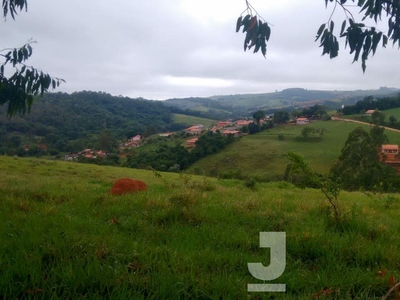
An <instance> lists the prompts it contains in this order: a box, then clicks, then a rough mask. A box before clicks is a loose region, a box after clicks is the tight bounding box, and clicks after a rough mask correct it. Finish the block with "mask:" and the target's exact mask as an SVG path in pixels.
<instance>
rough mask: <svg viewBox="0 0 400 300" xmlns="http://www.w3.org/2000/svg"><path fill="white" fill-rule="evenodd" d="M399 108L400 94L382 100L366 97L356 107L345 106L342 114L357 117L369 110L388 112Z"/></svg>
mask: <svg viewBox="0 0 400 300" xmlns="http://www.w3.org/2000/svg"><path fill="white" fill-rule="evenodd" d="M397 107H400V94H399V95H396V96H393V97H384V98H380V99H375V98H374V97H372V96H369V97H365V98H364V100H361V101H358V102H357V103H356V104H355V105H349V106H345V107H344V108H342V109H341V112H342V113H343V114H344V115H355V114H360V113H363V112H364V111H367V110H369V109H378V110H386V109H390V108H397Z"/></svg>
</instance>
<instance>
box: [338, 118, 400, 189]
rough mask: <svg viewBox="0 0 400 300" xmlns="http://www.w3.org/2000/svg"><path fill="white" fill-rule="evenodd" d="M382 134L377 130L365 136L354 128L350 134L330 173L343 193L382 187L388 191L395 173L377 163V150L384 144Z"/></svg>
mask: <svg viewBox="0 0 400 300" xmlns="http://www.w3.org/2000/svg"><path fill="white" fill-rule="evenodd" d="M384 130H385V129H384V128H382V127H377V126H376V127H374V128H372V129H371V131H370V133H368V132H366V131H365V130H364V129H363V128H362V127H357V128H356V129H354V130H353V131H352V132H350V134H349V136H348V138H347V140H346V143H345V145H344V147H343V148H342V150H341V155H340V156H339V159H338V161H336V163H335V164H334V165H333V166H332V169H331V172H332V174H333V175H334V176H336V177H338V178H341V182H342V186H343V188H344V189H347V190H356V189H360V188H362V189H366V190H371V189H374V187H377V186H380V185H381V184H384V185H385V189H388V188H389V186H390V183H391V182H392V181H393V180H395V177H396V176H395V175H394V174H393V172H395V171H394V169H393V170H391V169H392V168H390V167H387V166H386V165H384V164H383V163H381V162H380V161H379V148H380V146H381V145H382V143H384V142H387V138H386V136H385V135H384Z"/></svg>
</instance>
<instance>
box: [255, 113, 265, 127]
mask: <svg viewBox="0 0 400 300" xmlns="http://www.w3.org/2000/svg"><path fill="white" fill-rule="evenodd" d="M264 118H265V111H263V110H257V111H256V112H255V113H254V114H253V119H254V120H256V123H257V124H258V125H260V120H261V119H264Z"/></svg>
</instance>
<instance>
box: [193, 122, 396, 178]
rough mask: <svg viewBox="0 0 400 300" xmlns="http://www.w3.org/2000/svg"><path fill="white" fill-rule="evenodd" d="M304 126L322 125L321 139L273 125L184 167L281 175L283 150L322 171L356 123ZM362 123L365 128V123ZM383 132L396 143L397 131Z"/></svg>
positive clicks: (315, 124)
mask: <svg viewBox="0 0 400 300" xmlns="http://www.w3.org/2000/svg"><path fill="white" fill-rule="evenodd" d="M307 126H310V127H314V128H316V129H319V128H324V129H325V130H326V132H325V133H324V135H323V137H322V139H314V140H313V139H311V140H308V141H304V140H298V139H297V138H296V137H299V136H301V130H302V129H303V128H304V127H303V126H297V125H282V126H277V127H275V128H273V129H269V130H266V131H263V132H261V133H258V134H254V135H248V136H245V137H243V138H242V139H241V140H239V141H237V142H235V143H233V144H232V145H229V146H228V147H227V148H226V149H225V150H224V151H222V152H220V153H218V154H215V155H211V156H209V157H206V158H204V159H202V160H200V161H198V162H197V163H195V164H194V165H192V166H191V167H190V169H189V170H188V171H189V172H195V171H196V172H197V173H205V174H210V171H211V170H213V169H214V173H215V170H217V171H218V172H221V171H222V172H228V171H232V170H241V172H242V173H243V174H251V175H257V176H262V177H265V178H277V177H278V178H279V177H280V178H281V177H282V176H283V174H284V172H285V169H286V166H287V164H288V163H289V161H288V160H287V157H286V154H287V152H288V151H295V152H297V153H299V154H301V155H303V156H304V158H305V160H306V161H308V162H309V163H310V166H311V167H312V168H313V169H314V170H315V171H318V172H320V173H326V172H328V171H329V169H330V167H331V166H332V164H333V163H334V161H335V160H336V159H337V158H338V157H339V155H340V151H341V149H342V147H343V146H344V143H345V141H346V139H347V137H348V134H349V133H350V132H351V131H352V130H353V129H354V128H356V127H358V126H360V125H359V124H356V123H351V122H342V121H315V122H312V123H310V124H309V125H307ZM363 127H364V128H365V129H366V130H368V131H369V126H363ZM280 134H281V135H283V136H284V139H283V140H279V139H278V136H279V135H280ZM385 134H386V135H387V136H388V138H389V141H390V142H391V143H398V144H400V133H396V132H392V131H388V130H386V131H385Z"/></svg>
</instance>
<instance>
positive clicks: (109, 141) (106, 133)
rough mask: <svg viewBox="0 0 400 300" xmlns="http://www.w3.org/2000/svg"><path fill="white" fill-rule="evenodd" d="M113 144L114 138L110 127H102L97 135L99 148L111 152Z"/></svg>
mask: <svg viewBox="0 0 400 300" xmlns="http://www.w3.org/2000/svg"><path fill="white" fill-rule="evenodd" d="M114 146H115V139H114V137H113V133H112V131H111V130H110V129H104V130H103V132H102V133H101V134H100V137H99V149H100V150H103V151H107V152H111V150H112V149H113V148H114Z"/></svg>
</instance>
